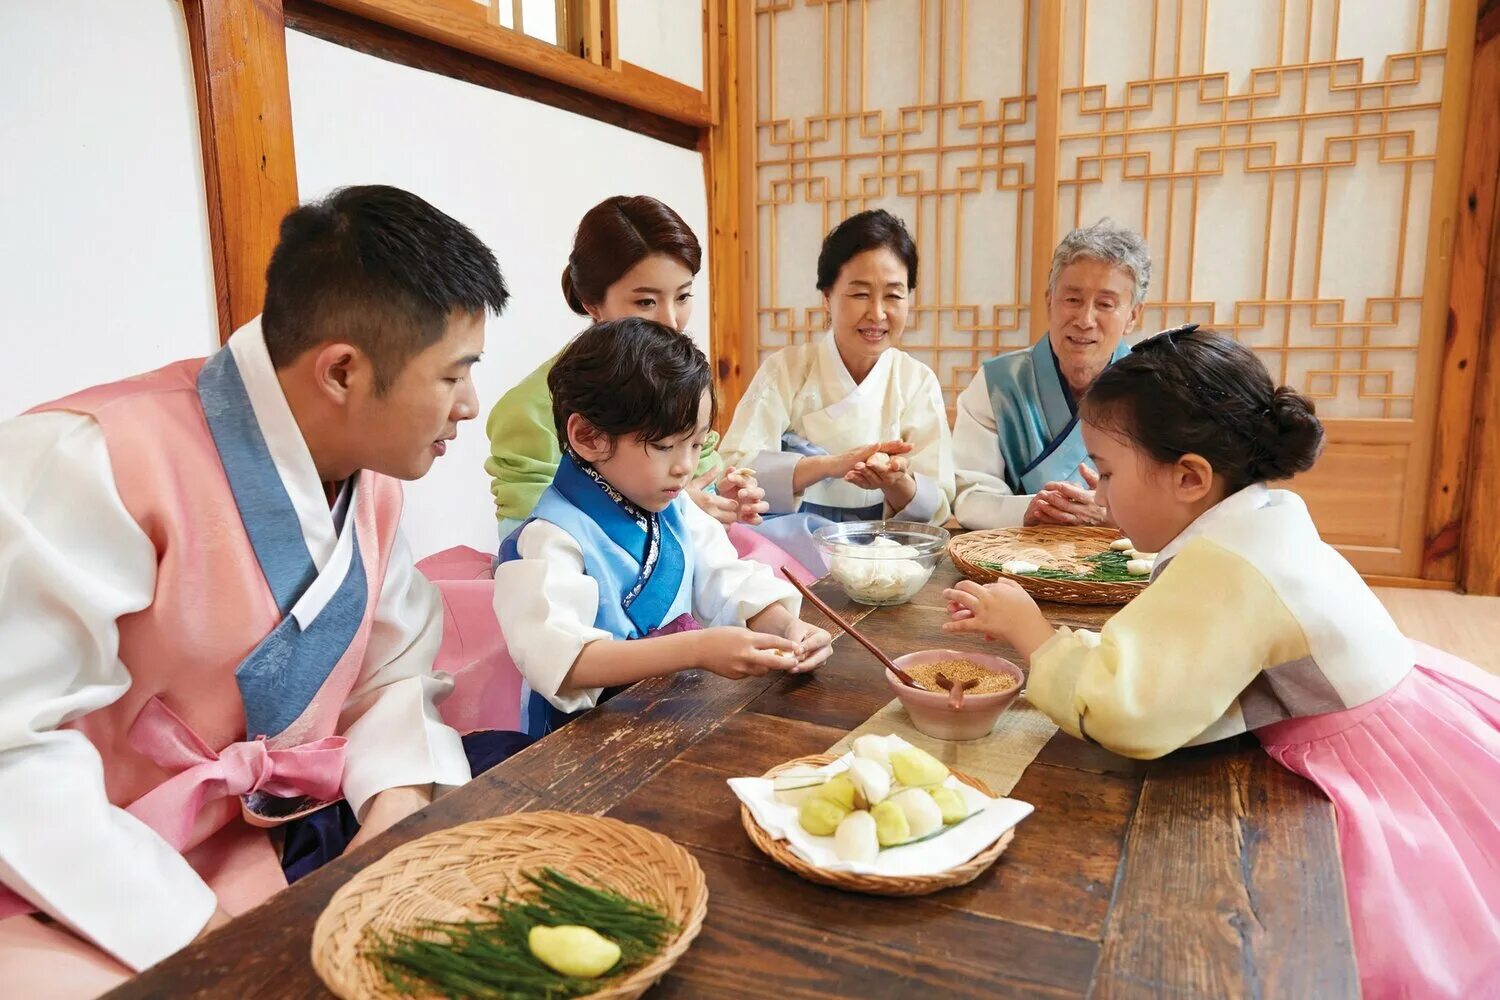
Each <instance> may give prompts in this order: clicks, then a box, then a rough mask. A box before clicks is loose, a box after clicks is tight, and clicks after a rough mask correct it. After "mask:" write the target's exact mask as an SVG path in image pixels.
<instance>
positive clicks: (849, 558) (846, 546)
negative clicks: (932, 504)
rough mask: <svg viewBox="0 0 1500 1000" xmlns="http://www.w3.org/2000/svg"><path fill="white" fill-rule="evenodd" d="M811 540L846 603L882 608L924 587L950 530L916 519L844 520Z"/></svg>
mask: <svg viewBox="0 0 1500 1000" xmlns="http://www.w3.org/2000/svg"><path fill="white" fill-rule="evenodd" d="M813 540H814V541H815V542H816V543H817V546H818V550H819V551H821V552H822V553H823V558H824V559H825V560H827V562H828V575H829V577H830V578H832V579H833V580H834V581H835V582H836V583H838V585H839V586H840V587H842V588H843V589H844V593H846V594H848V595H849V599H850V600H852V601H855V602H857V603H859V604H870V605H874V606H875V607H886V606H888V605H892V604H905V603H906V602H907V601H909V600H911V599H912V596H913V595H915V594H916V592H917V591H919V590H921V589H922V586H923V585H924V584H925V583H926V582H927V579H928V578H929V577H930V576H932V571H933V569H934V568H936V566H937V564H938V560H939V559H941V558H942V556H943V552H944V551H945V550H946V549H947V547H948V532H947V531H945V530H944V529H942V528H935V527H933V526H932V525H930V524H919V523H917V522H915V521H846V522H844V523H842V524H826V525H824V526H823V527H821V528H819V529H818V530H816V531H814V532H813Z"/></svg>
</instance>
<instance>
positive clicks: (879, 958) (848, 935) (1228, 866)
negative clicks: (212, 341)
mask: <svg viewBox="0 0 1500 1000" xmlns="http://www.w3.org/2000/svg"><path fill="white" fill-rule="evenodd" d="M956 577H957V574H956V573H955V572H954V571H953V570H952V568H951V567H949V566H947V565H946V564H945V565H944V566H941V567H939V569H938V571H937V573H936V574H935V575H934V578H933V580H932V581H931V582H930V583H929V584H928V585H927V587H926V588H925V589H924V590H923V591H922V593H921V594H919V595H918V597H917V598H916V599H915V600H914V601H912V602H911V603H910V604H907V605H904V606H902V607H897V608H882V609H876V610H874V611H873V613H869V614H868V617H866V618H864V620H863V622H862V624H861V630H862V631H866V632H867V633H868V634H869V635H870V636H871V638H873V639H875V640H876V641H877V642H879V643H880V644H881V645H882V646H883V647H884V648H885V649H886V650H888V651H889V652H891V653H893V654H896V653H904V652H910V651H913V650H918V649H924V648H932V647H934V646H939V645H944V646H951V645H953V641H952V640H950V639H949V638H947V637H946V636H944V634H943V633H942V632H941V631H940V625H941V623H942V621H943V620H944V619H945V617H946V615H945V612H944V610H943V603H942V599H941V595H940V591H941V590H942V588H943V587H944V586H946V585H947V584H948V583H950V582H951V581H952V580H954V579H956ZM823 593H825V594H829V595H830V596H831V595H832V593H834V592H831V591H828V590H827V589H824V590H823ZM833 603H834V606H835V607H836V608H840V609H850V610H857V611H859V612H868V611H869V609H861V608H857V606H851V605H850V604H849V603H848V602H847V601H846V600H844V599H843V598H842V595H839V597H838V598H837V599H836V600H834V601H833ZM1046 610H1047V611H1048V613H1049V616H1050V617H1051V618H1052V619H1053V620H1054V621H1055V622H1056V623H1058V624H1071V625H1085V626H1091V627H1098V626H1099V625H1100V624H1102V623H1103V621H1104V620H1105V619H1107V618H1108V616H1109V613H1110V612H1109V610H1107V609H1098V610H1094V609H1085V608H1077V607H1069V606H1064V605H1051V606H1048V607H1047V609H1046ZM812 614H813V615H816V612H813V613H812ZM996 648H997V649H998V651H1000V652H1002V653H1004V652H1005V650H1004V648H1003V647H996ZM1010 655H1014V654H1010ZM889 698H890V694H889V691H888V690H887V689H886V687H885V682H884V680H883V679H882V677H881V674H880V671H879V670H878V668H877V667H876V666H875V665H874V663H873V661H872V660H871V659H870V657H869V655H868V654H867V653H865V651H864V650H863V649H861V648H860V647H859V646H858V645H857V644H855V643H854V642H852V641H851V640H849V639H840V640H839V641H838V642H837V643H836V646H835V653H834V655H833V657H832V659H831V660H830V661H829V662H828V663H827V664H826V665H824V666H823V667H822V668H821V669H819V670H818V671H817V672H816V673H814V674H811V675H807V676H804V677H797V678H791V677H785V676H777V677H773V678H765V679H754V680H748V681H741V682H738V683H735V682H730V681H726V680H723V679H721V678H718V677H715V676H713V675H710V674H707V673H702V672H694V673H691V674H681V675H677V676H676V677H672V678H659V679H654V680H649V681H645V682H642V683H640V684H637V685H635V686H634V687H633V688H631V689H630V690H628V691H626V692H625V693H623V694H622V695H620V696H619V697H617V698H615V699H613V700H612V701H610V702H609V703H607V704H606V705H604V706H603V707H602V708H600V709H598V710H596V711H594V712H592V713H590V714H589V715H588V716H586V717H584V718H582V719H579V720H577V721H575V722H573V723H572V724H570V725H569V726H567V727H566V728H564V729H562V730H560V731H559V732H557V733H555V734H553V735H551V736H549V737H548V738H547V739H545V740H543V741H541V742H540V743H538V744H537V745H536V746H534V747H531V748H530V749H528V750H527V751H525V752H524V753H522V754H519V755H518V756H516V757H514V758H512V759H510V760H509V761H506V762H505V763H504V764H502V765H501V766H499V767H498V768H496V769H495V770H493V771H491V772H490V773H488V774H486V775H483V776H481V777H480V778H478V779H476V780H475V781H474V782H473V783H471V784H470V785H468V786H466V787H465V788H462V789H459V790H457V791H455V792H453V793H451V794H449V795H447V796H445V797H444V798H442V799H441V800H440V801H438V802H436V803H434V804H433V805H432V806H431V807H429V808H428V809H426V810H424V811H423V812H421V813H419V814H418V815H416V816H413V817H412V818H410V819H409V820H407V821H406V822H404V823H402V824H400V825H398V826H397V827H395V828H394V829H392V830H390V831H389V832H387V833H386V834H385V835H384V836H382V837H380V838H378V839H377V840H376V841H375V842H373V843H372V844H370V845H368V846H367V847H366V848H365V849H363V850H361V851H359V852H356V853H355V854H353V855H350V856H347V857H345V858H341V859H339V860H338V861H336V862H334V863H332V864H330V865H328V866H327V867H325V868H323V869H322V870H321V871H319V872H317V873H316V874H314V875H312V876H310V877H308V878H306V879H304V880H302V881H301V882H299V883H297V884H296V885H295V886H292V887H291V888H289V889H287V890H286V891H285V892H283V893H281V894H279V895H277V896H276V897H274V898H273V899H272V900H270V901H269V902H268V903H266V904H265V905H263V906H261V907H259V908H258V909H256V910H253V911H251V912H250V913H247V914H245V915H243V916H241V917H240V918H239V919H237V920H235V921H233V922H232V923H231V924H230V925H228V926H227V927H225V928H223V929H221V930H220V931H218V932H216V933H215V934H213V935H212V936H210V937H209V938H208V939H207V940H205V941H204V942H202V943H200V944H198V945H196V946H194V947H192V948H189V949H187V950H185V951H183V952H181V953H179V954H178V955H176V956H174V957H173V958H171V959H169V960H167V961H166V962H163V963H162V964H160V965H158V966H156V967H155V968H153V969H151V970H149V971H148V972H147V973H145V974H144V975H141V976H139V977H137V978H136V979H135V980H133V981H131V982H130V983H128V984H126V985H125V986H123V987H121V988H120V989H119V990H117V991H116V992H115V993H114V994H112V996H116V997H174V998H175V997H186V996H216V997H218V996H222V997H234V998H249V997H276V998H294V997H321V996H326V995H327V994H326V993H325V992H324V990H323V988H322V986H321V984H320V982H319V980H318V979H317V977H316V975H315V974H314V973H313V970H312V966H311V964H310V963H309V961H308V946H309V941H310V940H311V933H312V926H313V923H314V921H315V920H316V919H317V917H318V914H319V913H320V912H321V911H322V909H323V907H324V905H325V904H326V903H327V901H328V898H329V896H330V895H332V893H333V892H334V890H336V889H337V888H338V887H339V886H340V885H342V884H343V883H344V882H345V881H347V880H348V879H349V878H350V876H352V875H353V874H354V873H355V872H356V871H358V870H359V869H361V868H363V867H364V866H365V865H368V864H369V863H370V862H371V861H373V860H374V859H375V858H377V857H378V856H379V855H381V854H384V853H385V852H386V851H388V850H389V849H391V848H392V847H394V846H396V845H397V844H399V843H402V842H404V841H407V840H410V839H411V838H413V837H416V836H419V835H421V834H424V833H428V832H431V831H433V830H439V829H443V828H445V827H449V826H452V825H455V824H457V823H461V822H465V821H468V820H472V819H479V818H483V817H488V816H495V815H499V814H503V813H509V812H515V811H518V810H525V809H566V810H573V811H578V812H590V813H602V814H606V815H609V816H614V817H617V818H619V819H623V820H627V821H629V822H632V823H638V824H640V825H642V826H645V827H649V828H650V829H653V830H657V831H659V832H661V833H664V834H666V835H668V836H670V837H672V838H673V839H675V840H676V841H678V842H679V843H681V844H683V845H685V846H687V847H688V848H689V849H690V850H691V851H692V852H693V854H694V855H695V856H696V857H697V858H698V862H699V863H700V864H701V865H702V866H703V870H704V872H705V873H706V875H707V877H708V885H709V892H710V897H709V909H708V919H707V921H706V922H705V924H704V927H703V932H702V934H701V935H700V936H699V938H698V940H697V941H696V942H695V943H694V945H693V947H692V948H691V949H690V950H689V951H688V953H687V954H686V955H685V956H684V957H683V959H682V961H680V962H679V963H678V964H677V966H676V967H675V968H674V969H673V970H672V972H671V973H670V974H669V975H668V977H667V978H666V979H664V980H663V981H662V983H661V984H660V985H659V986H657V987H656V989H655V990H654V991H653V992H652V993H651V994H650V995H651V996H653V997H659V998H665V997H777V998H791V997H830V996H850V997H893V998H894V997H901V998H905V997H915V996H933V997H969V996H973V997H997V996H1005V997H1019V996H1026V997H1032V996H1036V997H1043V996H1045V997H1058V996H1079V995H1088V996H1096V997H1118V996H1141V997H1146V996H1153V997H1154V996H1172V997H1214V998H1218V997H1241V996H1250V997H1258V996H1265V997H1319V998H1324V1000H1327V998H1333V997H1341V996H1357V995H1358V979H1357V976H1356V972H1355V966H1354V959H1353V952H1352V949H1351V944H1350V933H1349V924H1348V915H1347V910H1346V906H1345V900H1344V883H1343V877H1342V874H1341V872H1340V868H1339V856H1338V844H1337V839H1336V835H1335V830H1334V822H1333V813H1332V807H1331V806H1330V805H1329V803H1328V801H1327V800H1326V799H1325V798H1323V797H1322V795H1321V794H1320V793H1318V792H1317V790H1316V789H1314V788H1313V787H1312V786H1311V785H1309V784H1308V783H1306V782H1304V781H1303V780H1302V779H1300V778H1297V777H1295V776H1293V775H1291V774H1290V773H1288V772H1286V771H1284V770H1282V769H1281V768H1280V767H1279V766H1278V765H1276V764H1275V763H1274V762H1272V761H1271V760H1270V758H1269V757H1267V756H1266V755H1265V754H1264V753H1263V752H1262V751H1261V750H1260V749H1259V748H1258V746H1257V745H1256V744H1255V742H1254V740H1253V739H1249V738H1245V739H1241V740H1236V741H1231V742H1228V743H1223V744H1218V745H1216V746H1213V747H1209V748H1204V749H1198V750H1191V751H1181V752H1178V753H1176V754H1173V755H1171V756H1170V757H1168V758H1166V759H1164V760H1160V761H1154V762H1149V763H1143V762H1137V761H1131V760H1126V759H1124V758H1120V757H1117V756H1114V755H1113V754H1109V753H1106V752H1104V751H1102V750H1100V749H1098V748H1097V747H1092V746H1090V745H1088V744H1084V743H1081V742H1079V741H1077V740H1074V739H1072V738H1071V737H1068V736H1066V735H1065V734H1062V733H1059V734H1058V735H1057V736H1056V737H1055V738H1054V739H1053V740H1052V741H1051V742H1050V743H1049V744H1048V745H1047V746H1046V747H1045V748H1044V749H1043V751H1042V753H1041V755H1040V756H1039V757H1038V758H1037V760H1036V762H1035V763H1033V764H1032V765H1031V767H1030V768H1028V769H1027V771H1026V773H1025V775H1024V776H1023V777H1022V779H1021V782H1020V784H1018V785H1017V786H1016V788H1015V790H1014V792H1012V795H1013V796H1015V797H1016V798H1020V799H1024V800H1026V801H1028V802H1031V803H1033V804H1034V805H1035V806H1036V812H1035V814H1033V815H1032V816H1031V817H1030V818H1029V819H1027V820H1026V821H1025V822H1024V823H1022V825H1021V826H1020V828H1019V829H1018V831H1017V834H1016V838H1015V841H1014V843H1013V844H1012V846H1011V847H1010V849H1009V850H1008V851H1007V852H1006V853H1005V854H1004V855H1003V856H1002V857H1001V858H1000V860H999V862H998V863H996V865H995V866H994V867H993V868H991V869H990V870H989V871H988V872H986V873H985V874H984V875H982V876H980V878H979V879H978V880H977V881H975V882H974V883H972V884H971V885H968V886H964V887H961V888H957V889H950V890H947V891H944V892H941V893H938V894H936V895H932V896H924V897H916V898H910V899H887V898H881V897H874V896H862V895H856V894H851V893H844V892H840V891H837V890H834V889H829V888H824V887H821V886H817V885H813V884H811V883H808V882H805V881H803V880H802V879H800V878H798V877H797V876H795V875H793V874H791V873H790V872H788V871H786V870H784V869H782V868H780V867H777V866H776V865H774V864H771V863H770V862H769V861H768V860H767V859H766V858H765V857H764V856H763V855H761V854H760V853H759V852H757V851H756V849H755V848H754V847H752V846H751V844H750V842H749V840H748V839H747V838H746V836H745V834H744V831H743V830H742V829H741V827H740V820H739V809H738V808H737V803H736V801H735V799H734V798H733V796H732V795H731V794H730V791H729V788H728V786H727V785H726V784H725V779H726V778H729V777H731V776H734V775H745V774H759V773H761V772H763V771H764V770H765V769H766V768H768V767H770V766H771V765H773V764H776V763H778V762H780V761H783V760H786V759H787V758H790V757H795V756H799V755H802V754H809V753H818V752H821V751H823V750H825V749H827V748H828V747H829V746H831V745H832V744H833V743H834V742H836V741H837V740H838V739H839V738H840V737H841V736H843V734H844V733H846V732H847V731H849V730H850V729H853V728H854V727H856V726H858V725H859V724H860V723H861V722H863V721H864V720H865V719H866V718H868V717H869V716H870V715H872V714H873V713H874V712H875V711H876V710H877V709H879V708H880V707H881V706H882V705H884V704H885V703H886V702H887V701H888V700H889Z"/></svg>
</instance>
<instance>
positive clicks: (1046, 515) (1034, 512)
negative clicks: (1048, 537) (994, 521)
mask: <svg viewBox="0 0 1500 1000" xmlns="http://www.w3.org/2000/svg"><path fill="white" fill-rule="evenodd" d="M1078 474H1079V475H1080V476H1082V477H1083V481H1084V482H1085V483H1087V484H1088V488H1087V489H1085V488H1083V487H1082V486H1077V485H1075V484H1073V483H1064V482H1051V483H1048V484H1046V485H1045V486H1043V487H1042V488H1041V489H1040V490H1038V491H1037V493H1036V495H1035V496H1033V497H1032V498H1031V504H1030V505H1029V506H1028V507H1027V508H1026V518H1025V520H1024V521H1023V522H1022V523H1024V524H1026V525H1028V526H1031V525H1047V524H1061V525H1076V524H1110V523H1111V522H1110V519H1109V511H1108V510H1107V509H1106V508H1104V507H1102V506H1100V505H1099V504H1098V503H1097V502H1096V501H1095V500H1094V489H1095V487H1097V486H1098V485H1099V474H1098V473H1097V472H1095V471H1094V470H1093V469H1091V468H1089V467H1088V466H1087V465H1080V466H1079V467H1078Z"/></svg>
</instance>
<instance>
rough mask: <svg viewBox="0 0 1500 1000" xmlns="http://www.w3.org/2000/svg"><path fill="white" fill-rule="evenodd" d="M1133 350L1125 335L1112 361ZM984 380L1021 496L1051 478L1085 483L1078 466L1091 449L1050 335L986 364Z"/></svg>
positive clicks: (1008, 478)
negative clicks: (1088, 446) (1058, 364)
mask: <svg viewBox="0 0 1500 1000" xmlns="http://www.w3.org/2000/svg"><path fill="white" fill-rule="evenodd" d="M1129 353H1130V347H1129V345H1127V344H1126V343H1125V341H1124V339H1123V338H1122V339H1121V340H1120V345H1119V346H1118V347H1116V348H1115V353H1114V355H1113V356H1111V357H1110V359H1109V361H1110V364H1114V363H1115V362H1116V361H1118V360H1120V359H1121V358H1123V357H1124V356H1125V355H1127V354H1129ZM983 368H984V382H985V386H986V388H988V389H989V394H990V407H991V409H993V410H994V413H995V427H996V433H997V434H998V436H999V444H1000V457H1001V458H1002V459H1004V461H1005V482H1006V484H1007V485H1009V486H1010V488H1011V489H1012V490H1014V491H1015V492H1016V493H1017V494H1018V495H1020V494H1029V493H1035V492H1037V491H1038V490H1040V489H1041V488H1042V487H1043V486H1045V485H1046V484H1047V483H1049V482H1071V483H1076V484H1078V485H1080V486H1083V485H1085V484H1084V482H1083V477H1082V476H1080V475H1079V474H1078V466H1079V465H1080V464H1081V463H1083V462H1086V461H1088V449H1087V448H1085V447H1084V444H1083V434H1082V433H1081V432H1080V431H1079V429H1078V412H1077V405H1076V404H1075V402H1074V400H1073V396H1072V393H1071V392H1069V391H1068V387H1067V385H1066V383H1064V382H1063V379H1062V375H1061V373H1060V372H1059V371H1058V368H1057V357H1056V356H1055V355H1054V354H1053V353H1052V341H1051V338H1050V337H1043V338H1042V339H1041V340H1039V341H1037V342H1036V343H1035V344H1033V345H1032V346H1031V347H1030V348H1028V349H1026V350H1024V351H1012V352H1010V353H1008V354H1002V355H1000V356H999V357H995V358H991V359H990V360H988V361H986V362H985V363H984V366H983Z"/></svg>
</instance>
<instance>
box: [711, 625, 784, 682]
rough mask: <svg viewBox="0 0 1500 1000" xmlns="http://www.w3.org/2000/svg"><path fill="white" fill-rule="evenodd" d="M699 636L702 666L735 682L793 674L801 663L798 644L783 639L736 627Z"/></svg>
mask: <svg viewBox="0 0 1500 1000" xmlns="http://www.w3.org/2000/svg"><path fill="white" fill-rule="evenodd" d="M696 634H697V637H698V655H697V657H696V659H697V661H698V665H699V666H700V667H702V668H703V669H704V670H708V671H711V672H712V673H716V674H718V675H719V676H720V677H728V678H729V679H730V680H733V681H738V680H744V679H745V678H746V677H761V676H763V675H765V674H768V673H770V672H771V671H772V670H790V669H791V668H792V667H794V666H796V665H797V662H798V661H797V651H798V644H797V643H796V642H794V641H792V640H791V639H787V638H784V637H782V636H779V635H771V634H769V633H766V632H756V631H754V630H753V629H748V628H739V627H738V626H734V625H720V626H716V627H714V628H706V629H703V630H702V631H700V632H698V633H696Z"/></svg>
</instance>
